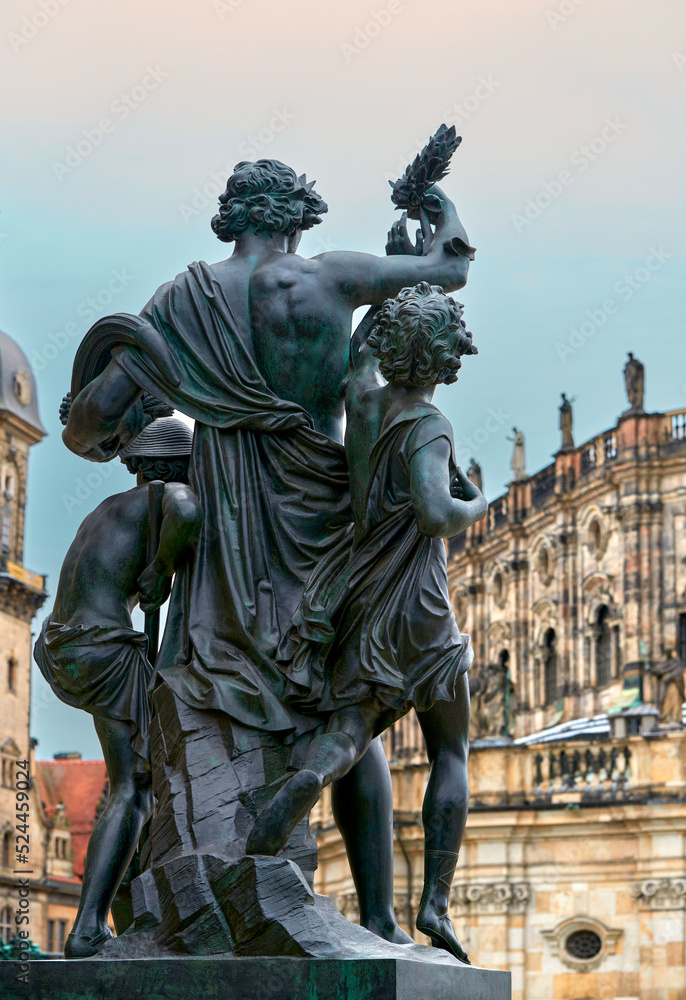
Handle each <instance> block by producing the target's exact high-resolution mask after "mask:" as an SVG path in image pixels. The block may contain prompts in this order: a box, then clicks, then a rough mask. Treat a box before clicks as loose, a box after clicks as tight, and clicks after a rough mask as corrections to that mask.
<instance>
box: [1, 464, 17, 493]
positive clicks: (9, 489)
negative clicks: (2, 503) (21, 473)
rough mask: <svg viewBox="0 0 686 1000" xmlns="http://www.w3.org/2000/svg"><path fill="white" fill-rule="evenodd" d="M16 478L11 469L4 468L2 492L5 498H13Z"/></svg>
mask: <svg viewBox="0 0 686 1000" xmlns="http://www.w3.org/2000/svg"><path fill="white" fill-rule="evenodd" d="M15 484H16V479H15V476H14V473H13V472H12V470H11V469H7V468H6V469H4V470H3V473H2V492H3V493H4V496H5V500H11V499H12V497H13V496H14V491H15Z"/></svg>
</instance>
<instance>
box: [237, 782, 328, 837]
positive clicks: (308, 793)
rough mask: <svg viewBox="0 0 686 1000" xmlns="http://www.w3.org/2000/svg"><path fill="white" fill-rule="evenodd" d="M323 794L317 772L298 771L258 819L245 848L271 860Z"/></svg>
mask: <svg viewBox="0 0 686 1000" xmlns="http://www.w3.org/2000/svg"><path fill="white" fill-rule="evenodd" d="M321 793H322V779H321V778H320V777H319V775H318V774H316V773H315V772H314V771H298V772H297V773H296V774H294V775H293V777H292V778H290V779H289V781H287V782H286V784H285V785H284V786H283V788H281V789H279V791H278V792H277V793H276V795H275V796H274V798H273V799H272V800H271V802H270V803H269V805H268V806H267V807H266V808H265V809H263V810H262V812H261V813H260V815H259V816H258V817H257V819H256V820H255V825H254V826H253V828H252V830H251V831H250V836H249V837H248V841H247V843H246V845H245V853H246V854H267V855H269V856H271V857H273V856H274V855H276V854H278V853H279V851H281V850H283V848H284V847H285V846H286V842H287V840H288V838H289V837H290V835H291V834H292V833H293V830H295V828H296V826H297V825H298V823H299V822H300V820H301V819H304V818H305V816H307V814H308V813H309V811H310V809H312V807H313V806H314V805H315V804H316V802H317V800H318V799H319V796H320V795H321Z"/></svg>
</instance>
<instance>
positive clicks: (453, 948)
mask: <svg viewBox="0 0 686 1000" xmlns="http://www.w3.org/2000/svg"><path fill="white" fill-rule="evenodd" d="M417 930H418V931H421V932H422V934H426V935H427V937H430V938H431V944H432V945H433V946H434V948H443V949H444V950H445V951H449V952H450V953H451V955H454V956H455V958H457V959H459V960H460V962H464V963H465V965H471V964H472V963H471V962H470V961H469V958H468V956H467V952H466V951H465V950H464V948H463V947H462V945H461V944H460V942H459V941H458V940H457V935H456V934H455V931H454V930H453V925H452V922H451V920H450V917H449V916H448V914H447V913H439V912H438V911H437V909H436V907H435V906H433V905H432V904H431V903H426V904H422V906H421V908H420V910H419V914H418V915H417Z"/></svg>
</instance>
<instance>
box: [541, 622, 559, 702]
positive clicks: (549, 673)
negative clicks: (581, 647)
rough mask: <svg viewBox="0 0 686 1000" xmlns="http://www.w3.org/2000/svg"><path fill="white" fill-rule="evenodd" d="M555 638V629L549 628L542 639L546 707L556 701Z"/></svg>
mask: <svg viewBox="0 0 686 1000" xmlns="http://www.w3.org/2000/svg"><path fill="white" fill-rule="evenodd" d="M556 643H557V637H556V635H555V629H554V628H549V629H548V631H547V632H546V634H545V637H544V639H543V645H544V649H545V653H544V669H543V691H544V698H545V704H546V705H552V704H553V702H554V701H556V700H557V648H556Z"/></svg>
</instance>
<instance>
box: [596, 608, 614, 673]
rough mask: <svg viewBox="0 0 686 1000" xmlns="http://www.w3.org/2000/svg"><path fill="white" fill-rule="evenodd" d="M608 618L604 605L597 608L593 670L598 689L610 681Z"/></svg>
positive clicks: (610, 653)
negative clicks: (594, 670)
mask: <svg viewBox="0 0 686 1000" xmlns="http://www.w3.org/2000/svg"><path fill="white" fill-rule="evenodd" d="M609 616H610V612H609V609H608V607H607V605H606V604H603V605H601V607H599V608H598V614H597V615H596V623H595V625H596V635H595V669H596V682H597V684H598V687H603V686H604V685H605V684H609V683H610V680H611V679H612V633H611V632H610V626H609V625H608V624H607V619H608V618H609Z"/></svg>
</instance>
